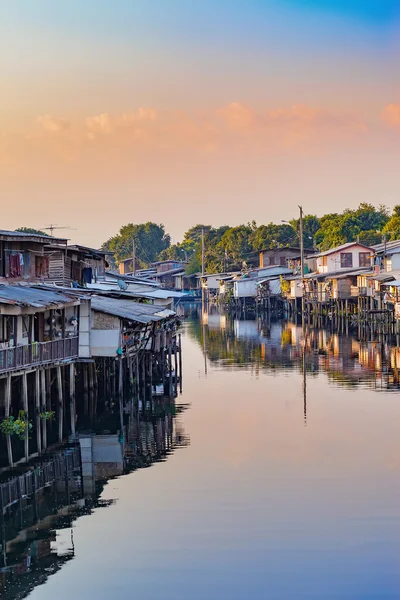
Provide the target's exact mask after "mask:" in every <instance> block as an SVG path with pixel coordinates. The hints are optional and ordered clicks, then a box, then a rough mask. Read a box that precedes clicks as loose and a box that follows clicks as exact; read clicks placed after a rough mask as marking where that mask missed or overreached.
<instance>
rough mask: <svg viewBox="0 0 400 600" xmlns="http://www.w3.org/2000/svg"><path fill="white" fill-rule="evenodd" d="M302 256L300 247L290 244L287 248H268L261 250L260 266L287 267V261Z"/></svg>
mask: <svg viewBox="0 0 400 600" xmlns="http://www.w3.org/2000/svg"><path fill="white" fill-rule="evenodd" d="M298 256H300V248H296V247H294V246H288V247H287V248H268V249H267V250H261V252H260V268H263V267H270V266H273V265H275V266H280V267H287V261H288V260H289V259H291V258H297V257H298Z"/></svg>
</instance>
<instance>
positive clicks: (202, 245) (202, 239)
mask: <svg viewBox="0 0 400 600" xmlns="http://www.w3.org/2000/svg"><path fill="white" fill-rule="evenodd" d="M201 274H202V275H204V228H203V229H202V230H201Z"/></svg>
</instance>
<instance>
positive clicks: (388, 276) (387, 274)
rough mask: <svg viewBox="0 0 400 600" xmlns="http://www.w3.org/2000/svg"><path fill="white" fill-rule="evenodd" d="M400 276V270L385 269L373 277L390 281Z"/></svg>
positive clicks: (376, 279)
mask: <svg viewBox="0 0 400 600" xmlns="http://www.w3.org/2000/svg"><path fill="white" fill-rule="evenodd" d="M399 277H400V271H384V272H383V273H379V274H378V275H374V276H373V277H372V279H373V280H374V281H390V280H391V279H398V278H399Z"/></svg>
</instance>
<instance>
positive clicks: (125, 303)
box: [92, 296, 175, 324]
mask: <svg viewBox="0 0 400 600" xmlns="http://www.w3.org/2000/svg"><path fill="white" fill-rule="evenodd" d="M92 309H93V310H96V311H98V312H103V313H106V314H109V315H114V316H115V317H120V318H122V319H127V320H128V321H136V322H137V323H143V324H146V323H151V322H155V321H161V320H162V319H167V318H169V317H173V316H174V315H175V313H174V311H173V310H168V309H164V308H163V307H161V306H156V305H154V304H143V303H142V302H135V300H126V299H124V300H121V299H119V298H110V297H107V296H93V297H92Z"/></svg>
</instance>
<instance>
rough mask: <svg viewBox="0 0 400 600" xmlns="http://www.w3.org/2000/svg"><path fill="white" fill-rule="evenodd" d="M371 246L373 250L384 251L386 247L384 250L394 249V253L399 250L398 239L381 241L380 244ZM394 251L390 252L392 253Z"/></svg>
mask: <svg viewBox="0 0 400 600" xmlns="http://www.w3.org/2000/svg"><path fill="white" fill-rule="evenodd" d="M372 248H373V249H374V250H375V252H379V253H380V252H384V250H385V248H386V252H387V253H388V251H391V250H394V251H395V252H396V253H397V252H399V251H400V240H392V241H391V242H386V243H385V242H381V243H380V244H374V245H373V246H372ZM395 252H392V254H394V253H395Z"/></svg>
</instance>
